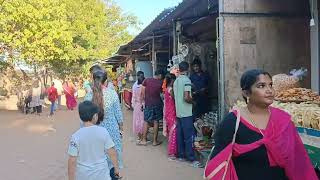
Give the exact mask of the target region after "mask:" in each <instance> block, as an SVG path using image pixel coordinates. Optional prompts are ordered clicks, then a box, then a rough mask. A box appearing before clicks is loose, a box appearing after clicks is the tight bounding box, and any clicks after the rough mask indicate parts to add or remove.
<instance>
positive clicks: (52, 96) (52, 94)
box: [48, 82, 58, 116]
mask: <svg viewBox="0 0 320 180" xmlns="http://www.w3.org/2000/svg"><path fill="white" fill-rule="evenodd" d="M48 99H49V101H50V102H51V107H50V116H52V115H53V112H54V107H55V102H56V100H57V99H58V90H57V88H55V87H54V82H52V84H51V87H50V88H49V89H48Z"/></svg>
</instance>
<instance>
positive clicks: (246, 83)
mask: <svg viewBox="0 0 320 180" xmlns="http://www.w3.org/2000/svg"><path fill="white" fill-rule="evenodd" d="M261 74H262V75H267V76H269V77H270V79H272V77H271V75H270V74H269V73H268V72H266V71H264V70H261V69H252V70H248V71H246V72H245V73H243V74H242V76H241V80H240V87H241V90H243V91H248V92H249V93H251V87H252V86H253V85H254V83H256V82H257V80H258V77H259V76H260V75H261ZM243 98H244V100H245V101H246V103H247V98H246V97H244V96H243Z"/></svg>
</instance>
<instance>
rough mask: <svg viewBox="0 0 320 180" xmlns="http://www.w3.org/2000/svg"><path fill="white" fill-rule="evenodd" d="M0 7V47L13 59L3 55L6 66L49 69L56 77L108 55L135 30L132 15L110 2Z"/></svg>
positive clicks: (13, 1)
mask: <svg viewBox="0 0 320 180" xmlns="http://www.w3.org/2000/svg"><path fill="white" fill-rule="evenodd" d="M0 4H1V6H0V43H1V44H3V45H4V46H6V47H10V48H11V49H12V51H10V52H16V53H17V54H18V57H16V58H15V57H14V56H9V57H10V58H9V59H10V61H11V62H12V63H14V62H15V61H21V60H22V61H25V62H26V63H27V64H29V65H32V66H35V67H39V66H47V67H51V68H52V69H53V70H54V71H56V72H57V73H77V71H78V69H81V68H82V67H83V66H84V67H86V66H85V65H86V64H88V63H91V62H93V61H96V60H99V59H104V58H107V57H108V56H111V55H112V54H113V53H114V52H115V51H116V50H117V48H118V47H119V46H120V45H122V44H124V43H126V42H128V41H129V40H131V39H132V36H131V35H130V34H129V33H128V28H130V27H133V28H136V27H138V25H139V23H138V21H137V18H136V17H135V16H132V15H130V14H124V13H123V12H122V10H121V8H120V7H119V6H117V5H116V4H115V3H114V2H113V1H111V0H106V1H101V0H41V1H39V0H5V1H2V2H1V1H0ZM0 53H1V52H0ZM71 67H72V68H71ZM68 69H69V71H70V72H68ZM74 71H76V72H74Z"/></svg>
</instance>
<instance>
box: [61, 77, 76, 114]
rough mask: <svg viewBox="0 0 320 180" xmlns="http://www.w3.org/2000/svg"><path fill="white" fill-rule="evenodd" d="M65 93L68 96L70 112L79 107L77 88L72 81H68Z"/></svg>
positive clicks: (67, 101)
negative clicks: (76, 95) (76, 94)
mask: <svg viewBox="0 0 320 180" xmlns="http://www.w3.org/2000/svg"><path fill="white" fill-rule="evenodd" d="M63 91H64V94H65V96H66V104H67V108H68V109H69V110H73V109H74V108H75V107H76V106H77V99H76V97H75V92H76V89H75V86H74V85H73V83H72V82H71V81H66V82H65V83H64V85H63Z"/></svg>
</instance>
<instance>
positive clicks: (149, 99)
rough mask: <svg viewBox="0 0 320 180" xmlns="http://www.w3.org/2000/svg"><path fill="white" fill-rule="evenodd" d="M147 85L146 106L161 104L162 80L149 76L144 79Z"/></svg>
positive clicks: (143, 84)
mask: <svg viewBox="0 0 320 180" xmlns="http://www.w3.org/2000/svg"><path fill="white" fill-rule="evenodd" d="M142 86H144V87H145V89H146V91H145V92H146V93H145V104H146V106H155V105H159V104H161V97H160V94H161V92H162V81H161V80H158V79H154V78H147V79H145V80H144V81H143V83H142Z"/></svg>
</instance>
